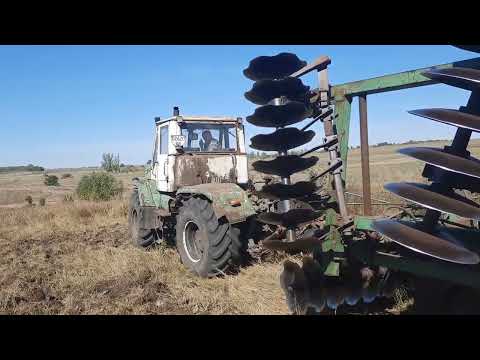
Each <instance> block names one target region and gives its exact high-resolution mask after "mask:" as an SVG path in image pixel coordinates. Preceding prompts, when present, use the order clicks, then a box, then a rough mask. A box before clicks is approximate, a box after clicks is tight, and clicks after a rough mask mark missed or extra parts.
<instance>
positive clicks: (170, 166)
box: [128, 107, 256, 277]
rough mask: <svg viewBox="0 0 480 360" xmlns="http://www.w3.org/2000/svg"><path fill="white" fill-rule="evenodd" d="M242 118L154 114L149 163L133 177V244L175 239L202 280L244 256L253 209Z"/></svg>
mask: <svg viewBox="0 0 480 360" xmlns="http://www.w3.org/2000/svg"><path fill="white" fill-rule="evenodd" d="M244 136H245V135H244V127H243V124H242V119H241V118H233V117H211V116H182V115H180V111H179V108H178V107H174V111H173V116H171V117H168V118H165V119H161V118H155V138H154V147H153V156H152V160H151V161H149V162H148V163H147V165H146V167H145V175H144V178H143V179H139V178H135V179H134V191H133V193H132V195H131V201H130V206H129V212H128V214H129V215H128V219H129V230H130V236H131V239H132V241H133V243H134V244H135V245H136V246H139V247H149V246H151V245H153V244H154V243H157V242H159V241H166V242H167V243H169V244H172V245H173V244H175V246H176V248H177V250H178V253H179V255H180V259H181V261H182V263H183V264H184V265H185V266H186V267H187V268H188V269H190V270H191V271H192V272H193V273H195V274H197V275H199V276H201V277H212V276H216V275H219V274H224V273H227V272H228V271H230V270H232V269H234V268H236V267H238V266H239V265H241V264H242V262H243V261H244V260H245V258H246V256H247V255H248V254H247V253H246V248H247V243H246V237H245V236H244V234H245V232H243V233H242V230H244V229H248V227H247V225H248V224H249V223H250V220H251V219H252V217H253V216H254V215H256V211H255V209H254V205H253V204H252V201H251V200H250V197H249V196H248V192H247V189H248V187H249V179H248V167H247V154H246V151H245V140H244Z"/></svg>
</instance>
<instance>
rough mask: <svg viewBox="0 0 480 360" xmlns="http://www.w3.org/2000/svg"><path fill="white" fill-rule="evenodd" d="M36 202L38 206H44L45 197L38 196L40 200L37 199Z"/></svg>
mask: <svg viewBox="0 0 480 360" xmlns="http://www.w3.org/2000/svg"><path fill="white" fill-rule="evenodd" d="M38 204H39V205H40V206H45V198H40V200H38Z"/></svg>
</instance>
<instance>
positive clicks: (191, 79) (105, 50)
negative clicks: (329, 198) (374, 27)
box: [0, 45, 475, 168]
mask: <svg viewBox="0 0 480 360" xmlns="http://www.w3.org/2000/svg"><path fill="white" fill-rule="evenodd" d="M284 51H286V52H293V53H296V54H297V55H298V56H299V57H300V58H302V59H304V60H306V61H311V60H313V59H315V58H316V57H318V56H319V55H328V56H330V58H331V59H332V65H331V66H330V68H329V69H330V81H331V83H332V84H338V83H343V82H348V81H353V80H359V79H365V78H369V77H375V76H380V75H383V74H387V73H393V72H400V71H405V70H410V69H415V68H420V67H426V66H430V65H434V64H441V63H446V62H452V61H458V60H464V59H468V58H473V57H475V54H474V53H470V52H467V51H464V50H460V49H457V48H454V47H452V46H398V45H395V46H349V45H348V46H347V45H342V46H331V45H329V46H295V45H292V46H0V166H7V165H22V164H28V163H33V164H38V165H42V166H45V167H49V168H52V167H77V166H95V165H98V164H99V163H100V160H101V154H102V153H103V152H114V153H117V152H118V153H120V158H121V160H122V162H124V163H130V164H143V163H145V162H146V161H147V160H148V159H149V158H150V157H151V150H152V136H153V132H152V130H153V123H154V122H153V121H154V120H153V119H154V117H155V116H161V117H167V116H170V115H171V113H172V108H173V106H175V105H178V106H180V111H181V113H184V114H189V115H229V116H240V117H243V118H245V117H246V116H248V115H250V114H251V113H252V112H253V110H254V108H255V105H254V104H251V103H249V102H248V101H247V100H246V99H245V98H244V96H243V94H244V92H245V91H248V90H249V89H250V88H251V86H252V81H250V80H248V79H246V78H245V77H244V76H243V73H242V71H243V69H244V68H245V67H247V66H248V63H249V61H250V60H251V59H253V58H254V57H256V56H260V55H275V54H277V53H279V52H284ZM304 82H305V83H306V84H307V85H310V86H312V87H315V86H316V83H315V78H314V76H313V75H311V76H306V77H305V79H304ZM468 94H469V93H468V92H466V91H463V90H459V89H455V88H451V87H448V86H446V85H435V86H431V87H426V88H418V89H410V90H405V91H400V92H396V93H390V94H381V95H373V96H370V97H369V102H368V110H369V128H370V132H369V136H370V142H371V143H372V144H374V143H378V142H381V141H390V142H392V141H393V142H400V141H407V140H409V139H418V140H422V139H432V138H451V137H453V134H454V128H453V127H450V126H447V125H442V124H439V123H434V122H432V121H428V120H425V119H421V118H417V117H414V116H411V115H408V114H407V112H406V111H407V110H411V109H418V108H426V107H451V108H457V107H458V106H461V105H464V104H465V103H466V101H467V99H468ZM357 108H358V104H357V103H356V102H355V103H354V104H353V112H352V125H351V145H357V144H358V143H359V130H358V109H357ZM259 130H261V131H262V132H269V130H268V129H266V131H265V129H260V128H254V127H252V126H250V125H249V124H247V125H246V131H247V145H248V144H249V141H248V139H249V137H251V136H253V135H255V134H256V133H257V132H258V131H259ZM314 130H318V131H317V134H318V136H317V138H316V140H317V141H319V139H320V137H321V136H322V132H321V128H320V127H319V126H317V127H316V128H315V129H314Z"/></svg>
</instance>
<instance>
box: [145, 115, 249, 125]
mask: <svg viewBox="0 0 480 360" xmlns="http://www.w3.org/2000/svg"><path fill="white" fill-rule="evenodd" d="M238 119H240V118H234V117H231V116H185V115H182V116H171V117H169V118H165V119H160V118H156V119H155V123H156V124H161V123H164V122H167V121H172V120H176V121H179V120H180V121H198V122H202V121H208V122H229V123H236V122H238V121H239V120H238Z"/></svg>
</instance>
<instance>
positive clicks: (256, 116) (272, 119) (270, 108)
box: [247, 101, 311, 128]
mask: <svg viewBox="0 0 480 360" xmlns="http://www.w3.org/2000/svg"><path fill="white" fill-rule="evenodd" d="M310 115H311V111H310V110H309V109H308V108H307V107H306V106H305V104H303V103H301V102H298V101H290V102H288V103H286V104H285V105H265V106H261V107H259V108H257V109H255V112H254V113H253V115H250V116H247V121H248V122H249V123H250V124H252V125H255V126H261V127H273V128H280V127H285V126H288V125H292V124H296V123H298V122H300V121H303V120H305V119H306V118H307V117H309V116H310Z"/></svg>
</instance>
